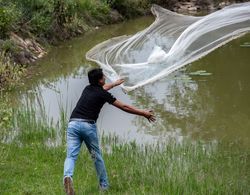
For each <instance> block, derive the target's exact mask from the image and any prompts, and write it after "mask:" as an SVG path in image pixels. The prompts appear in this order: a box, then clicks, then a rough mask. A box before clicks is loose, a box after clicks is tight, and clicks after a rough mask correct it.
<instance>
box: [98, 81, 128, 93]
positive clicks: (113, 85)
mask: <svg viewBox="0 0 250 195" xmlns="http://www.w3.org/2000/svg"><path fill="white" fill-rule="evenodd" d="M123 82H124V79H118V80H116V81H115V82H113V83H107V84H105V85H104V86H103V89H104V90H106V91H108V90H110V89H112V88H113V87H116V86H118V85H120V84H122V83H123Z"/></svg>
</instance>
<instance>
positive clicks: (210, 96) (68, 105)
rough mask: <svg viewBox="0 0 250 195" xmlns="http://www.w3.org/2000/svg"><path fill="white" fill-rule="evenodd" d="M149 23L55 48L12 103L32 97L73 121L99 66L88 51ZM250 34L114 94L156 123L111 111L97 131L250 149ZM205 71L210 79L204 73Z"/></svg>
mask: <svg viewBox="0 0 250 195" xmlns="http://www.w3.org/2000/svg"><path fill="white" fill-rule="evenodd" d="M153 20H154V19H153V18H152V17H142V18H138V19H135V20H130V21H126V22H124V23H120V24H115V25H110V26H104V27H101V28H99V29H96V30H94V31H92V32H88V33H86V34H85V35H83V36H81V37H77V38H74V39H73V40H70V41H66V42H64V43H62V44H60V46H57V47H53V48H51V50H50V52H49V53H48V55H47V56H45V57H44V58H43V59H41V60H39V61H38V62H37V63H36V64H35V65H34V66H33V67H32V68H31V72H32V74H31V75H30V76H29V77H27V79H25V81H24V83H25V85H24V86H22V87H20V88H18V89H17V90H15V91H13V92H12V93H11V97H12V98H13V102H16V104H19V103H18V102H19V101H20V100H21V101H24V100H27V99H33V100H35V101H34V102H36V103H35V104H36V105H39V104H40V105H41V104H42V105H43V106H44V109H45V112H46V113H47V115H48V116H49V117H50V118H53V120H54V121H57V120H58V119H59V118H60V110H61V109H62V108H63V110H64V111H65V112H66V113H67V115H68V116H69V115H70V113H71V111H72V109H73V108H74V106H75V104H76V102H77V100H78V98H79V97H80V95H81V92H82V90H83V88H84V87H85V86H86V85H87V84H88V80H87V77H86V73H87V71H88V70H89V69H91V68H92V67H95V66H97V65H96V64H93V63H90V62H88V61H86V59H85V53H86V52H87V51H88V50H89V49H91V48H92V47H93V46H95V45H96V44H98V43H100V42H102V41H104V40H107V39H109V38H111V37H115V36H120V35H124V34H134V33H135V32H138V31H140V30H142V29H144V28H145V27H147V26H148V25H150V24H151V23H152V22H153ZM247 42H250V34H247V35H245V36H244V37H241V38H239V39H236V40H233V41H231V42H230V43H228V44H226V45H224V46H222V47H220V48H219V49H216V50H215V51H213V52H212V53H210V54H209V55H207V56H205V57H203V58H202V59H200V60H198V61H196V62H194V63H192V64H189V65H187V66H186V67H185V68H183V69H181V70H178V71H176V72H175V73H173V74H172V75H170V76H168V77H166V78H164V79H161V80H159V81H156V82H154V83H152V84H148V85H146V86H144V87H141V88H139V89H136V90H134V91H132V92H129V93H128V94H125V93H124V92H123V91H122V90H121V88H120V87H118V88H116V89H112V90H111V93H112V94H113V95H114V96H115V97H116V98H117V99H119V100H121V101H123V102H125V103H127V104H132V105H134V106H137V107H139V108H145V109H153V110H154V111H155V114H156V117H157V121H156V122H155V123H152V124H151V123H149V122H148V121H147V120H146V119H144V118H142V117H138V116H134V115H131V114H127V113H124V112H122V111H120V110H118V109H117V108H115V107H113V106H110V105H108V104H107V105H105V106H104V108H103V109H102V111H101V113H100V116H99V119H98V128H99V130H100V131H101V132H103V133H104V134H109V133H111V134H115V135H118V136H119V137H120V138H121V139H123V140H136V141H137V142H138V143H145V142H155V141H166V140H168V139H169V138H173V139H175V140H177V141H178V142H179V141H180V142H181V141H182V140H183V139H184V138H185V137H189V138H191V139H193V140H205V141H215V142H218V141H225V142H229V143H230V142H235V141H236V142H237V143H239V145H240V146H241V147H242V148H244V149H247V150H249V149H250V142H249V139H250V76H249V75H250V66H249V65H250V48H249V47H243V46H242V45H243V44H245V43H247ZM204 73H205V74H204Z"/></svg>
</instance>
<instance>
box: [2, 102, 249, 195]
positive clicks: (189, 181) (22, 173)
mask: <svg viewBox="0 0 250 195" xmlns="http://www.w3.org/2000/svg"><path fill="white" fill-rule="evenodd" d="M26 106H27V105H26ZM34 111H35V110H34V109H32V108H30V106H29V107H25V109H24V107H23V108H21V109H19V110H15V114H13V118H12V121H11V122H12V128H11V129H9V130H6V131H1V144H0V156H1V157H0V175H1V177H0V194H63V186H62V176H63V163H64V160H65V157H66V150H65V149H66V147H65V139H64V135H65V127H66V124H65V123H64V124H58V125H57V126H56V128H55V127H53V126H52V125H51V124H50V122H49V121H48V119H46V117H41V118H40V119H39V120H38V119H37V118H36V117H35V116H36V115H35V113H34ZM41 115H42V116H44V114H41ZM62 121H65V120H62ZM14 132H15V133H14ZM13 135H15V136H13ZM58 137H59V138H61V139H58ZM101 137H102V142H101V146H102V148H103V155H104V160H105V163H106V167H107V171H108V176H109V180H110V184H111V188H110V190H109V191H108V192H107V193H106V194H249V193H250V191H249V189H250V188H249V184H250V183H249V172H250V170H249V160H250V159H249V151H246V150H242V149H241V148H240V147H239V146H237V145H232V144H231V145H228V144H226V143H212V142H207V143H205V142H202V141H197V142H191V141H190V140H186V141H184V142H183V143H182V144H178V143H176V142H174V141H170V142H168V143H166V144H164V145H160V144H155V145H148V144H147V145H138V144H137V143H135V142H129V143H124V142H121V141H120V140H119V139H118V138H117V137H116V136H114V135H109V136H107V135H102V136H101ZM48 139H49V140H50V141H52V142H54V143H57V144H55V145H48V144H47V143H48ZM97 186H98V183H97V179H96V173H95V170H94V166H93V163H92V160H91V157H90V155H89V154H88V152H87V149H86V147H85V146H83V147H82V150H81V153H80V155H79V157H78V160H77V163H76V167H75V174H74V187H75V190H76V193H77V194H99V191H98V187H97Z"/></svg>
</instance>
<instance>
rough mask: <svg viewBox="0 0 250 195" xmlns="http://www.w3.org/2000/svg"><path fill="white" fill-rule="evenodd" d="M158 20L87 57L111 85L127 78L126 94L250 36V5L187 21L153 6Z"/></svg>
mask: <svg viewBox="0 0 250 195" xmlns="http://www.w3.org/2000/svg"><path fill="white" fill-rule="evenodd" d="M151 11H152V13H153V14H154V15H155V17H156V19H155V21H154V23H153V24H151V25H150V26H149V27H148V28H146V29H144V30H143V31H140V32H138V33H136V34H135V35H133V36H120V37H116V38H112V39H109V40H107V41H105V42H103V43H100V44H98V45H96V46H95V47H94V48H92V49H91V50H90V51H89V52H87V54H86V58H87V59H88V60H91V61H94V62H96V63H98V64H99V65H100V66H101V67H102V68H103V69H104V72H105V74H106V75H107V76H108V77H109V79H111V80H115V79H117V78H119V77H123V78H125V80H126V82H125V84H124V85H123V86H122V87H123V88H124V89H125V90H127V91H130V90H133V89H135V88H137V87H140V86H143V85H145V84H147V83H150V82H154V81H156V80H158V79H160V78H162V77H165V76H167V75H168V74H170V73H172V72H174V71H175V70H177V69H179V68H181V67H183V66H185V65H187V64H189V63H191V62H193V61H195V60H197V59H199V58H201V57H203V56H205V55H207V54H208V53H209V52H211V51H213V50H214V49H216V48H218V47H220V46H221V45H223V44H225V43H227V42H229V41H231V40H233V39H235V38H237V37H240V36H242V35H244V34H245V33H247V32H250V3H249V2H248V3H241V4H234V5H231V6H228V7H226V8H224V9H222V10H219V11H216V12H214V13H211V14H209V15H207V16H203V17H193V16H186V15H181V14H177V13H174V12H171V11H169V10H166V9H164V8H162V7H160V6H157V5H153V6H152V8H151Z"/></svg>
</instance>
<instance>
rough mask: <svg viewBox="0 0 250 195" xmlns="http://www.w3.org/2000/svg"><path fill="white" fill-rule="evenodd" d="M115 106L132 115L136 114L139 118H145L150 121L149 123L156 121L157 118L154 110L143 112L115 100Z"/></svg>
mask: <svg viewBox="0 0 250 195" xmlns="http://www.w3.org/2000/svg"><path fill="white" fill-rule="evenodd" d="M113 105H114V106H115V107H117V108H119V109H121V110H123V111H125V112H128V113H131V114H136V115H139V116H144V117H145V118H147V119H148V121H149V122H154V121H155V116H154V113H153V111H152V110H149V111H147V110H141V109H138V108H135V107H133V106H130V105H127V104H124V103H122V102H120V101H119V100H115V102H114V103H113Z"/></svg>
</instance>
